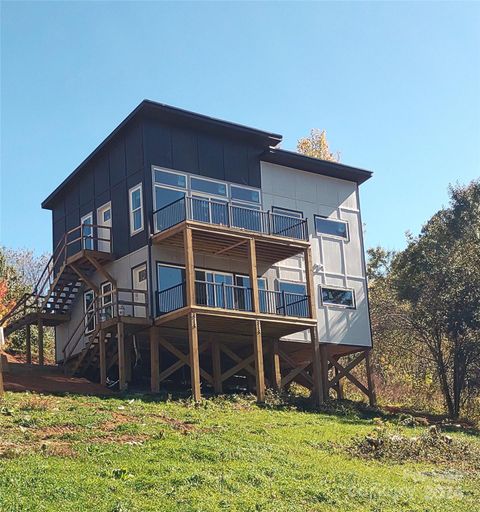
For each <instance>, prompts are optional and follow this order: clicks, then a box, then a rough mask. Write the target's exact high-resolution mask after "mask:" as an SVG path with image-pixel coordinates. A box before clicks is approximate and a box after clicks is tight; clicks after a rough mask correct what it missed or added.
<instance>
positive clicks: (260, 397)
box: [253, 320, 265, 403]
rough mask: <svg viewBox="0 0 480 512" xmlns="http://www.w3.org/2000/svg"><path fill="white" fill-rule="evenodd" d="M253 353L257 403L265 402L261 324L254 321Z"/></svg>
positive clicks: (258, 321)
mask: <svg viewBox="0 0 480 512" xmlns="http://www.w3.org/2000/svg"><path fill="white" fill-rule="evenodd" d="M253 351H254V355H255V384H256V388H257V402H260V403H262V402H265V373H264V368H263V347H262V324H261V322H260V320H255V324H254V326H253Z"/></svg>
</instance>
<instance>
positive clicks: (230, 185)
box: [226, 182, 262, 209]
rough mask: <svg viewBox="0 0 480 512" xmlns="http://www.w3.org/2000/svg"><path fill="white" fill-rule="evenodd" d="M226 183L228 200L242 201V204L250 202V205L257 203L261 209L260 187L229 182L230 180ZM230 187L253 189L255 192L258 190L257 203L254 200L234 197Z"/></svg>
mask: <svg viewBox="0 0 480 512" xmlns="http://www.w3.org/2000/svg"><path fill="white" fill-rule="evenodd" d="M226 183H227V185H228V199H229V201H230V202H240V203H244V204H252V205H257V206H260V209H262V189H261V188H256V187H251V186H250V185H240V184H238V183H230V182H226ZM232 187H236V188H243V189H245V190H253V191H255V192H258V199H259V201H258V203H257V202H256V201H247V200H246V199H237V198H236V197H233V196H232Z"/></svg>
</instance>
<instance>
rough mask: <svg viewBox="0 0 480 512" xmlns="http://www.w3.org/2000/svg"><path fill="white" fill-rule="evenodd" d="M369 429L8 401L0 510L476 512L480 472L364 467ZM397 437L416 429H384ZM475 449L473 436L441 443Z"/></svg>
mask: <svg viewBox="0 0 480 512" xmlns="http://www.w3.org/2000/svg"><path fill="white" fill-rule="evenodd" d="M376 423H377V421H376V420H375V419H374V418H372V417H370V418H366V417H365V415H364V414H362V413H361V412H356V410H355V409H352V408H347V409H346V410H345V411H344V412H343V413H342V411H340V412H338V411H337V414H332V413H314V412H302V411H300V410H297V409H296V408H295V407H294V406H291V405H290V406H287V405H284V406H275V407H274V406H271V407H268V406H267V407H258V406H257V405H255V404H254V401H253V399H251V398H249V397H236V398H235V397H231V398H228V399H227V398H223V399H222V398H216V399H210V400H205V401H204V402H203V403H202V404H201V405H200V406H197V407H195V406H194V405H193V404H191V403H190V402H188V401H181V400H179V401H173V400H166V401H154V400H152V399H151V398H149V397H148V396H145V397H144V396H140V395H139V396H134V395H132V396H128V397H123V398H104V399H102V398H96V397H85V396H73V395H70V396H64V397H59V396H52V395H31V394H20V393H15V394H14V393H7V394H6V396H5V399H4V400H3V401H0V510H1V511H2V512H3V511H9V512H10V511H22V512H25V511H32V510H35V511H37V510H39V511H40V510H42V511H43V510H45V511H47V510H48V511H61V512H68V511H72V512H73V511H75V512H78V511H96V512H101V511H108V512H113V511H142V512H143V511H175V512H177V511H220V510H228V511H237V510H238V511H272V512H282V511H285V512H287V511H288V512H294V511H319V510H321V511H323V510H325V511H338V510H355V511H364V510H369V511H375V510H376V511H382V512H383V511H389V510H395V511H398V510H408V511H436V510H438V511H442V512H445V511H451V510H458V511H465V510H470V511H474V510H478V504H479V503H480V471H478V467H473V468H472V466H471V464H470V465H468V464H467V465H466V464H465V461H463V460H461V457H459V458H458V460H457V459H453V460H451V461H449V462H448V463H445V464H443V465H442V464H440V465H439V464H433V463H428V462H425V461H423V462H418V461H417V462H416V461H407V462H403V463H398V462H393V461H388V460H387V461H377V460H365V459H362V458H360V457H357V456H355V455H352V450H351V449H349V447H350V446H352V439H353V438H354V437H355V436H365V435H367V434H368V433H370V432H371V431H372V429H374V427H375V424H376ZM389 428H391V429H393V430H395V431H396V432H398V433H401V434H403V435H407V436H418V435H420V434H421V433H422V432H424V430H425V428H420V427H417V428H407V427H401V426H398V425H392V426H391V427H389ZM452 436H453V438H454V439H458V440H461V441H462V442H465V443H469V444H472V445H474V446H475V447H477V448H478V447H480V440H479V438H478V436H477V435H476V434H452Z"/></svg>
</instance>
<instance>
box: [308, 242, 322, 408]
mask: <svg viewBox="0 0 480 512" xmlns="http://www.w3.org/2000/svg"><path fill="white" fill-rule="evenodd" d="M304 258H305V280H306V284H307V295H308V307H309V313H310V318H314V319H316V318H317V304H316V288H315V278H314V275H313V259H312V249H311V248H310V247H307V249H305V252H304ZM310 343H311V345H312V377H313V398H314V401H315V405H317V406H318V405H321V404H323V402H324V401H325V400H326V398H325V376H324V371H323V366H322V354H321V349H320V343H319V342H318V328H317V326H316V325H315V326H314V327H311V328H310Z"/></svg>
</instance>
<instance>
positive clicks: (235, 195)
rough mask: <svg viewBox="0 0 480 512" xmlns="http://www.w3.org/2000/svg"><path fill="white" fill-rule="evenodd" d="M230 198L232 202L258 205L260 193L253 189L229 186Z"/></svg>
mask: <svg viewBox="0 0 480 512" xmlns="http://www.w3.org/2000/svg"><path fill="white" fill-rule="evenodd" d="M230 196H231V198H232V200H234V201H242V202H243V201H245V202H247V203H256V204H260V191H259V190H256V189H253V188H247V187H241V186H238V185H230Z"/></svg>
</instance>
